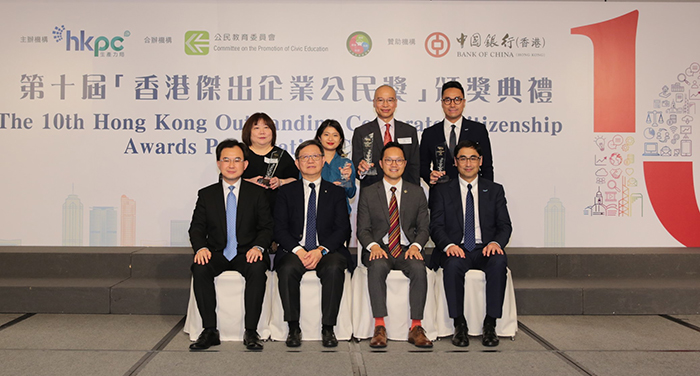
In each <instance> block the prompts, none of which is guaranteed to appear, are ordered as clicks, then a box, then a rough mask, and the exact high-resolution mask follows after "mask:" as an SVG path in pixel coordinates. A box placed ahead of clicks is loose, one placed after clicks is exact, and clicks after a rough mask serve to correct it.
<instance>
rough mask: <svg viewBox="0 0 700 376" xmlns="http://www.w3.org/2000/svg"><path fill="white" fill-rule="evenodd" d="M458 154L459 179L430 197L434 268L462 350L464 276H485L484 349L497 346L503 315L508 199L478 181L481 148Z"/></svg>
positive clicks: (467, 146)
mask: <svg viewBox="0 0 700 376" xmlns="http://www.w3.org/2000/svg"><path fill="white" fill-rule="evenodd" d="M454 153H455V158H454V162H455V165H456V166H457V170H458V172H459V177H458V178H457V179H454V180H450V181H449V182H447V183H445V184H438V185H437V186H435V187H434V188H433V189H432V190H431V192H430V236H431V238H432V239H433V242H435V251H434V252H433V254H432V256H431V258H430V265H431V267H432V268H434V269H437V268H438V267H442V268H443V271H444V274H443V275H444V277H443V282H444V284H445V297H446V299H447V309H448V311H449V314H450V317H451V318H452V319H454V326H455V331H454V335H453V336H452V344H453V345H455V346H460V347H464V346H468V345H469V337H468V331H469V329H468V327H467V321H466V319H465V316H464V305H465V304H469V303H470V302H465V301H464V275H465V273H466V272H467V271H468V270H469V269H479V270H482V271H483V272H484V274H486V317H485V318H484V323H483V336H482V339H481V343H482V344H483V345H484V346H489V347H492V346H498V337H497V336H496V319H498V318H500V317H501V314H502V312H503V298H504V296H505V289H506V266H507V264H508V260H507V258H506V254H505V252H504V251H503V250H504V249H505V247H506V244H508V240H509V239H510V234H511V232H512V231H513V228H512V226H511V222H510V216H509V215H508V207H507V206H506V195H505V191H504V190H503V186H502V185H500V184H498V183H494V182H492V181H490V180H488V179H486V178H484V177H479V167H480V166H481V164H482V162H483V156H482V151H481V146H480V145H479V144H477V143H475V142H472V141H468V140H467V141H461V142H460V143H459V144H457V146H456V147H455V150H454ZM469 324H474V323H469ZM477 324H478V323H477Z"/></svg>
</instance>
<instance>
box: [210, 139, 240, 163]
mask: <svg viewBox="0 0 700 376" xmlns="http://www.w3.org/2000/svg"><path fill="white" fill-rule="evenodd" d="M236 146H237V147H239V148H241V151H242V152H243V160H244V161H247V160H248V147H247V146H245V144H244V143H242V142H240V141H238V140H236V139H235V138H227V139H225V140H223V141H221V142H219V144H218V145H216V160H217V161H218V160H219V159H221V151H222V150H224V149H228V148H235V147H236Z"/></svg>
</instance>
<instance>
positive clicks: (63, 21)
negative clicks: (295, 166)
mask: <svg viewBox="0 0 700 376" xmlns="http://www.w3.org/2000/svg"><path fill="white" fill-rule="evenodd" d="M0 12H1V13H2V14H3V15H5V17H4V20H3V22H2V23H0V35H2V37H0V51H1V52H0V54H1V55H2V69H0V150H2V152H1V154H0V156H1V158H0V176H2V178H1V180H0V181H1V183H0V184H1V187H2V189H1V190H0V193H1V194H0V208H2V209H1V212H2V214H1V215H0V244H3V245H13V244H17V245H52V246H56V245H84V246H133V245H136V246H140V245H144V246H155V245H158V246H168V245H173V246H187V245H189V238H188V235H187V229H188V227H189V222H190V218H191V215H192V210H193V209H194V203H195V200H196V197H197V190H198V189H199V188H201V187H203V186H205V185H208V184H211V183H213V182H215V181H216V179H217V175H218V171H217V169H216V163H215V159H216V157H215V148H216V145H217V143H218V142H219V141H221V140H223V139H225V138H229V137H233V138H238V139H240V137H241V128H242V126H243V123H244V122H245V120H246V118H247V117H248V116H250V115H251V114H253V113H255V112H265V113H267V114H269V115H270V116H271V117H272V118H273V119H274V121H275V123H276V125H277V134H278V137H277V145H279V146H280V147H282V148H283V149H286V150H287V151H289V152H290V153H292V154H293V152H294V150H295V148H296V147H297V146H298V145H299V144H300V143H301V142H302V141H304V140H307V139H310V138H312V137H313V136H314V135H315V131H316V128H317V127H318V125H319V124H320V123H321V122H322V121H323V120H325V119H336V120H338V121H339V122H340V123H341V125H342V126H343V127H344V132H345V138H346V144H345V151H346V152H349V151H350V147H349V144H350V142H349V141H350V140H351V139H352V134H353V130H354V129H355V128H357V127H358V126H360V125H362V124H363V123H366V122H369V121H371V120H373V119H374V118H375V114H374V110H373V107H372V96H373V93H374V90H375V89H376V88H377V87H378V86H380V85H383V84H388V85H391V86H393V87H394V88H395V89H396V92H397V99H398V107H397V111H396V118H397V119H398V120H401V121H404V122H407V123H409V124H411V125H413V126H415V127H416V129H417V130H418V133H419V136H420V134H421V133H422V131H423V130H424V129H426V128H427V127H429V126H431V125H432V124H434V123H436V122H439V121H441V120H442V119H443V117H444V115H443V113H442V109H441V105H440V102H439V99H440V88H441V86H442V84H443V83H444V82H446V81H450V80H458V81H460V82H461V83H462V85H463V86H464V88H465V97H466V101H467V103H466V109H465V112H464V115H465V116H466V117H467V118H468V119H472V120H476V121H479V122H482V123H484V124H485V125H486V127H487V129H488V131H489V135H490V138H491V143H492V147H493V160H494V174H495V180H496V181H497V182H499V183H501V184H503V185H504V187H505V190H506V197H507V199H508V206H509V210H510V214H511V219H512V221H513V229H514V231H513V235H512V238H511V241H510V244H509V245H510V246H518V247H677V246H686V247H699V246H700V231H698V229H700V211H699V210H698V204H697V199H696V192H697V188H695V186H694V180H695V179H694V175H698V174H699V173H700V171H699V169H698V167H697V165H695V164H694V163H693V162H695V161H698V159H699V158H700V157H699V156H700V152H698V151H696V150H697V145H698V143H699V142H700V141H698V140H697V138H698V137H700V136H699V135H698V134H699V133H700V131H695V129H694V128H696V127H697V125H698V124H700V122H699V121H698V116H700V113H698V108H697V106H698V105H700V64H699V63H700V49H698V47H697V39H695V36H698V35H700V23H698V22H697V15H698V14H700V5H698V4H697V3H648V2H643V3H629V2H619V3H618V2H614V3H604V2H597V3H588V2H586V3H584V2H565V3H558V2H500V1H499V2H488V3H487V2H471V1H470V2H454V1H449V2H439V1H432V2H417V1H405V2H402V1H392V2H381V1H379V2H371V3H370V2H361V3H354V4H349V3H344V2H312V1H311V2H294V3H291V2H280V3H275V2H259V3H252V2H251V3H246V2H232V3H217V2H195V1H180V2H176V3H170V2H122V1H101V2H98V3H88V2H70V1H59V2H38V1H36V2H35V1H29V2H26V1H25V2H19V1H17V2H14V1H4V2H0ZM426 188H427V187H426ZM351 205H352V208H353V220H352V221H353V222H354V218H355V217H354V211H355V209H356V205H357V197H355V198H354V199H353V200H351ZM353 227H354V224H353Z"/></svg>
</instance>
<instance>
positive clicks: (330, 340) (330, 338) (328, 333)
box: [321, 329, 338, 347]
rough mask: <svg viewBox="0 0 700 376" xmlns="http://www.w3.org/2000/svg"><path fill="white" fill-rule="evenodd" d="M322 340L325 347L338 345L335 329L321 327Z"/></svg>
mask: <svg viewBox="0 0 700 376" xmlns="http://www.w3.org/2000/svg"><path fill="white" fill-rule="evenodd" d="M321 342H322V343H323V347H336V346H338V339H337V338H335V333H334V332H333V329H321Z"/></svg>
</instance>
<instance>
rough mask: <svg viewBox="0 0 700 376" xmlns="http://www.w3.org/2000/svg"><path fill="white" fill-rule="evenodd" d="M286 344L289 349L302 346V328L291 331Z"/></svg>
mask: <svg viewBox="0 0 700 376" xmlns="http://www.w3.org/2000/svg"><path fill="white" fill-rule="evenodd" d="M285 343H286V344H287V347H299V346H301V328H296V329H289V334H287V341H286V342H285Z"/></svg>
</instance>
